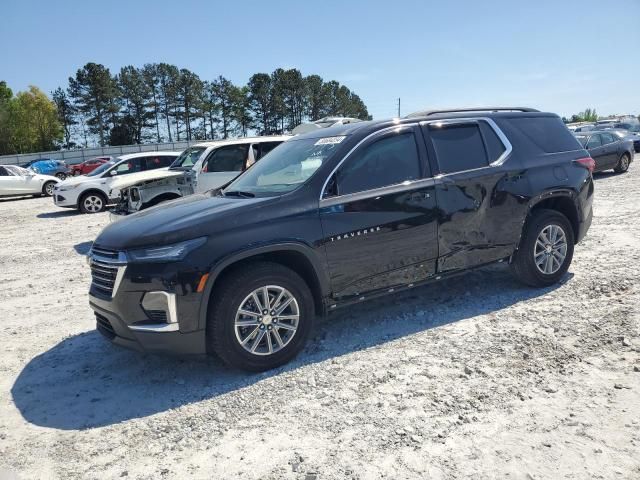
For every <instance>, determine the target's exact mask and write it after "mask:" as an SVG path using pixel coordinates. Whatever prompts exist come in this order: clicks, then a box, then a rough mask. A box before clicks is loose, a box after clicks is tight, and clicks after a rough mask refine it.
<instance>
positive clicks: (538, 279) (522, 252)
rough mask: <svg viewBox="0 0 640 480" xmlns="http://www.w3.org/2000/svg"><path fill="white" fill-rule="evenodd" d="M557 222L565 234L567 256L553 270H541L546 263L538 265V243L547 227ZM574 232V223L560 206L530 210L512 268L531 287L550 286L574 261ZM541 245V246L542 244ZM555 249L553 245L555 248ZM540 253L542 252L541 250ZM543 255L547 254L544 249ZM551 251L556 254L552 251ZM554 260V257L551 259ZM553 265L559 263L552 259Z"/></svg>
mask: <svg viewBox="0 0 640 480" xmlns="http://www.w3.org/2000/svg"><path fill="white" fill-rule="evenodd" d="M552 226H557V227H560V229H561V230H562V232H563V233H564V234H565V239H566V251H565V257H564V259H563V261H562V263H561V264H560V266H559V268H558V269H557V270H556V271H553V272H552V273H544V272H543V271H541V270H542V269H543V268H544V266H542V267H538V265H537V264H536V260H535V259H536V251H535V248H536V245H537V241H538V237H539V236H540V235H541V233H542V232H543V231H544V230H545V229H546V228H547V227H552ZM574 242H575V240H574V234H573V228H572V227H571V223H570V222H569V220H567V217H565V216H564V215H563V214H561V213H560V212H558V211H556V210H547V209H540V210H535V211H534V212H533V213H531V214H530V216H529V218H528V219H527V222H526V223H525V226H524V231H523V232H522V238H521V239H520V245H519V246H518V250H517V251H516V252H515V253H514V255H513V258H512V260H511V271H512V273H513V274H514V276H515V277H516V278H517V279H518V280H519V281H521V282H522V283H524V284H526V285H529V286H531V287H548V286H550V285H553V284H554V283H556V282H558V281H559V280H560V279H561V278H562V277H563V276H564V274H565V273H567V270H568V269H569V266H570V265H571V260H572V259H573V247H574ZM538 248H540V247H538ZM552 250H553V249H552ZM538 255H540V253H538ZM543 255H547V254H546V253H544V254H543ZM549 255H554V254H553V253H549ZM551 261H552V262H553V261H554V260H553V259H552V260H551ZM552 268H555V264H554V263H552Z"/></svg>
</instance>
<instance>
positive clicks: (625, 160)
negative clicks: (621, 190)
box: [613, 153, 630, 173]
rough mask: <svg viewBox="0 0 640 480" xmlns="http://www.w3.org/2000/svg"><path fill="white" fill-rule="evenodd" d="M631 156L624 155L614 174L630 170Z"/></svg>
mask: <svg viewBox="0 0 640 480" xmlns="http://www.w3.org/2000/svg"><path fill="white" fill-rule="evenodd" d="M629 162H630V159H629V154H628V153H625V154H624V155H622V157H620V160H619V161H618V165H616V168H614V169H613V171H614V172H616V173H624V172H626V171H627V170H629Z"/></svg>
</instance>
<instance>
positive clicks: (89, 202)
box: [82, 195, 104, 213]
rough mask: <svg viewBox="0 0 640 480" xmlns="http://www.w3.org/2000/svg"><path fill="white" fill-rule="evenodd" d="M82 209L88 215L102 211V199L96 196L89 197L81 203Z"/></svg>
mask: <svg viewBox="0 0 640 480" xmlns="http://www.w3.org/2000/svg"><path fill="white" fill-rule="evenodd" d="M82 204H83V205H84V208H85V210H86V211H87V212H89V213H97V212H99V211H101V210H102V207H103V206H104V204H103V203H102V198H100V197H99V196H97V195H89V196H88V197H87V198H85V199H84V202H83V203H82Z"/></svg>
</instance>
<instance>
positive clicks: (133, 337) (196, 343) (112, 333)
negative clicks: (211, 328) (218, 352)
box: [89, 295, 207, 355]
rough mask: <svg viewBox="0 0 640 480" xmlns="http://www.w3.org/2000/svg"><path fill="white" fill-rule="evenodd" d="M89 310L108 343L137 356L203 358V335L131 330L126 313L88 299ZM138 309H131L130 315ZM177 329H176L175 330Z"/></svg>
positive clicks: (100, 301) (198, 332)
mask: <svg viewBox="0 0 640 480" xmlns="http://www.w3.org/2000/svg"><path fill="white" fill-rule="evenodd" d="M89 306H90V307H91V309H92V310H93V311H94V313H95V315H96V328H97V330H98V331H99V332H100V333H101V334H102V335H103V336H104V337H106V338H107V339H108V340H109V341H111V343H114V344H116V345H119V346H121V347H125V348H128V349H131V350H137V351H139V352H150V353H162V354H173V355H204V354H206V351H207V349H206V343H205V331H204V330H196V331H192V332H186V333H183V332H180V330H179V329H165V330H156V331H137V330H133V329H132V328H131V327H130V325H129V324H128V322H127V321H126V311H125V312H123V311H121V310H123V309H122V308H118V307H116V306H115V303H114V302H112V301H109V300H104V299H101V298H98V297H95V296H94V295H89ZM139 309H140V306H139V304H137V305H135V306H134V305H132V309H131V311H132V312H133V311H136V310H139ZM176 328H178V327H177V326H176Z"/></svg>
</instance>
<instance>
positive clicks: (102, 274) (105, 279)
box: [91, 260, 118, 296]
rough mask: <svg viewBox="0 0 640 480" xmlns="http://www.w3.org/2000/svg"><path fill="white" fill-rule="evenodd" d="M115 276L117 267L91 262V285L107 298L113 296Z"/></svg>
mask: <svg viewBox="0 0 640 480" xmlns="http://www.w3.org/2000/svg"><path fill="white" fill-rule="evenodd" d="M117 276H118V267H117V266H116V265H107V264H105V263H97V262H96V261H95V260H91V283H92V285H93V286H94V287H95V288H97V289H98V290H100V291H101V292H103V293H106V294H107V295H109V296H110V295H111V294H113V287H114V285H115V284H116V277H117Z"/></svg>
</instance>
